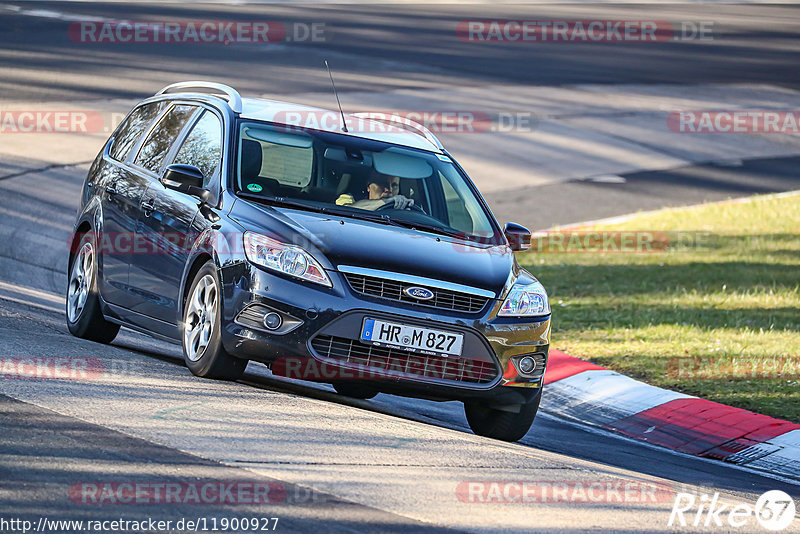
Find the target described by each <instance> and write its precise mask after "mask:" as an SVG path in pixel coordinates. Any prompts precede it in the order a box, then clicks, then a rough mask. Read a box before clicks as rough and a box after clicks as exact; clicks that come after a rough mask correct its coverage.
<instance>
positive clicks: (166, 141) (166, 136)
mask: <svg viewBox="0 0 800 534" xmlns="http://www.w3.org/2000/svg"><path fill="white" fill-rule="evenodd" d="M196 110H197V107H196V106H189V105H185V104H180V105H177V106H173V107H172V108H171V109H170V110H169V111H167V113H165V114H164V116H163V117H162V118H161V120H160V121H158V124H156V126H155V128H153V131H152V132H150V135H149V136H148V137H147V140H146V141H145V142H144V144H143V145H142V148H140V149H139V154H137V155H136V160H134V163H135V164H136V165H139V166H140V167H144V168H145V169H148V170H150V171H152V172H154V173H158V171H159V169H161V164H162V163H163V162H164V158H166V157H167V154H168V153H169V149H170V148H171V147H172V144H173V143H174V142H175V140H176V139H177V138H178V136H179V135H180V133H181V131H182V130H183V127H184V126H186V123H187V122H188V120H189V118H190V117H191V116H192V114H193V113H194V112H195V111H196Z"/></svg>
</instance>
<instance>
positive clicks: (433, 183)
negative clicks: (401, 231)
mask: <svg viewBox="0 0 800 534" xmlns="http://www.w3.org/2000/svg"><path fill="white" fill-rule="evenodd" d="M237 161H238V165H237V168H238V171H237V174H236V191H237V192H242V193H244V195H246V196H247V197H248V198H253V199H255V200H259V199H261V198H262V197H263V200H264V202H267V203H268V202H269V201H270V199H272V200H276V202H275V203H276V204H278V203H281V202H282V203H283V204H284V205H286V204H292V205H295V206H296V207H300V208H303V207H308V209H312V210H321V209H322V210H324V211H330V212H335V213H337V214H342V215H345V216H352V217H357V218H369V219H374V220H378V221H381V220H382V221H384V222H387V223H395V224H401V225H404V226H409V227H416V228H419V229H424V230H429V231H434V232H438V233H442V234H447V235H450V234H452V235H459V236H463V237H466V238H469V239H476V240H477V239H480V241H481V242H486V243H492V244H497V243H499V242H500V241H499V236H498V235H497V234H496V232H495V229H494V227H493V225H492V223H491V221H490V219H489V217H490V215H489V214H488V213H487V212H486V210H484V209H483V207H482V206H481V203H480V202H479V200H478V198H477V197H476V195H475V194H474V193H473V191H472V189H471V188H470V187H469V185H468V184H467V182H466V180H465V178H464V176H463V175H462V174H461V173H460V172H459V170H458V168H457V167H456V166H455V164H454V163H453V162H452V161H451V160H450V158H449V157H447V156H444V155H441V154H434V153H430V152H426V151H424V150H417V149H412V148H405V147H400V146H397V145H392V144H390V143H384V142H379V141H371V140H368V139H361V138H356V137H350V136H346V135H341V134H336V133H329V132H318V131H309V130H298V129H289V128H288V127H278V126H272V125H269V124H265V123H259V122H242V123H240V125H239V146H238V155H237ZM244 195H243V196H244Z"/></svg>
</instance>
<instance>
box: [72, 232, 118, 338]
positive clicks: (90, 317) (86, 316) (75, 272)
mask: <svg viewBox="0 0 800 534" xmlns="http://www.w3.org/2000/svg"><path fill="white" fill-rule="evenodd" d="M67 272H68V278H67V280H68V282H67V298H66V301H67V303H66V315H67V328H68V329H69V332H70V334H72V335H73V336H75V337H79V338H83V339H88V340H90V341H96V342H97V343H111V342H112V341H113V340H114V338H115V337H117V333H118V332H119V325H118V324H114V323H111V322H109V321H106V319H105V317H103V312H102V311H100V296H99V295H100V292H99V291H98V290H97V249H96V247H95V243H94V234H93V233H92V232H87V233H85V234H83V235H82V236H81V239H80V241H79V242H78V250H77V252H76V253H75V256H74V257H73V258H72V262H71V264H70V266H69V271H67Z"/></svg>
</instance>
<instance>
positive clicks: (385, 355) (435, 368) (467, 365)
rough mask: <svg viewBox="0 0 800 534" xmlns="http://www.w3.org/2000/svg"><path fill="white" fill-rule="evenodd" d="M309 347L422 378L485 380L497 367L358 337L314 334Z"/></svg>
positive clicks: (329, 355) (490, 378) (327, 355)
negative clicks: (398, 347)
mask: <svg viewBox="0 0 800 534" xmlns="http://www.w3.org/2000/svg"><path fill="white" fill-rule="evenodd" d="M311 347H312V348H313V349H314V351H316V353H317V354H319V355H320V356H322V357H324V358H332V359H336V360H344V361H346V362H348V363H352V364H357V365H364V366H366V367H372V368H375V369H381V370H384V371H387V370H388V371H397V372H398V373H403V374H407V375H413V376H421V377H425V378H438V379H442V380H453V381H456V382H469V383H475V384H487V383H490V382H492V381H494V379H495V378H496V377H497V368H496V367H495V366H494V364H492V363H490V362H487V361H483V360H473V359H470V358H459V357H450V358H445V357H442V356H427V355H424V354H417V353H409V352H407V351H404V350H398V349H391V348H386V347H378V346H376V345H368V344H366V343H362V342H361V341H359V340H357V339H347V338H343V337H335V336H317V337H316V338H314V339H313V340H312V341H311Z"/></svg>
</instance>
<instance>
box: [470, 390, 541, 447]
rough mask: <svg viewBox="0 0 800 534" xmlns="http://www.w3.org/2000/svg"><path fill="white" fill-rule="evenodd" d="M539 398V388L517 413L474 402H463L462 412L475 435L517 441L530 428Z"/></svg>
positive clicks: (537, 408) (537, 407) (537, 409)
mask: <svg viewBox="0 0 800 534" xmlns="http://www.w3.org/2000/svg"><path fill="white" fill-rule="evenodd" d="M541 400H542V393H541V390H540V392H539V394H538V395H536V397H535V398H534V399H533V400H531V402H529V403H527V404H523V405H522V406H521V407H520V411H519V413H512V412H506V411H503V410H497V409H495V408H489V407H487V406H484V405H481V404H478V403H474V402H470V403H464V413H465V414H466V416H467V422H468V423H469V427H470V428H471V429H472V431H473V432H475V433H476V434H477V435H479V436H484V437H487V438H494V439H499V440H502V441H518V440H520V439H522V438H523V437H524V436H525V434H527V433H528V430H530V429H531V425H533V420H534V418H535V417H536V412H538V411H539V402H540V401H541Z"/></svg>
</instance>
